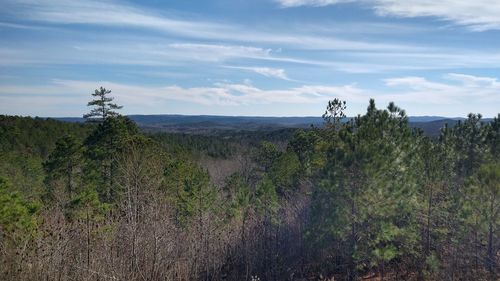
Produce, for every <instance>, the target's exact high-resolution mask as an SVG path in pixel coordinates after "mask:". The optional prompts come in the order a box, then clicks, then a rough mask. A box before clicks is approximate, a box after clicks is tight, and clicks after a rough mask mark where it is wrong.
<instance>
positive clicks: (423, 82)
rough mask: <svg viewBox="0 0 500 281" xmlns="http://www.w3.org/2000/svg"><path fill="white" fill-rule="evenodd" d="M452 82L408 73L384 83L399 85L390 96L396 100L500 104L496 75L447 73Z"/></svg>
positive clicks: (390, 85)
mask: <svg viewBox="0 0 500 281" xmlns="http://www.w3.org/2000/svg"><path fill="white" fill-rule="evenodd" d="M444 79H445V80H447V81H449V82H436V81H430V80H428V79H426V78H424V77H416V76H408V77H399V78H391V79H386V80H385V84H386V86H388V87H391V88H397V89H398V92H399V94H397V95H389V96H388V97H390V98H393V99H394V100H404V101H411V102H415V103H424V104H426V103H434V104H442V105H449V104H463V103H464V102H465V103H467V102H468V103H469V104H472V103H477V102H495V103H500V82H499V81H498V79H497V78H494V77H481V76H474V75H466V74H457V73H448V74H446V75H445V76H444Z"/></svg>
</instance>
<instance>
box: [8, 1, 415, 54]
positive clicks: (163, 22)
mask: <svg viewBox="0 0 500 281" xmlns="http://www.w3.org/2000/svg"><path fill="white" fill-rule="evenodd" d="M5 6H6V8H8V9H5V11H7V12H4V13H8V14H12V15H14V16H15V17H17V18H22V19H24V20H30V21H36V22H42V23H49V24H58V25H65V26H68V25H75V24H76V25H96V26H105V27H111V28H113V27H117V28H118V27H119V28H141V29H148V30H154V31H160V32H164V33H167V34H170V35H175V36H180V37H183V38H189V39H205V40H215V41H225V42H244V43H247V44H248V43H251V44H256V43H258V44H266V45H276V46H287V47H293V48H299V49H308V50H351V51H352V50H359V51H362V50H365V51H367V50H370V51H397V50H399V51H401V50H423V49H424V48H422V47H421V46H412V45H409V44H394V43H384V42H379V41H378V40H377V41H374V42H370V41H362V40H349V39H344V38H337V37H335V36H332V35H329V36H324V35H321V34H319V35H314V36H313V35H310V32H308V31H306V32H302V31H300V28H298V29H297V30H288V31H283V30H281V31H280V30H278V31H276V30H266V29H264V30H261V29H255V28H253V27H252V28H249V27H248V26H242V25H237V24H236V25H235V24H225V23H221V22H212V21H204V20H200V19H196V18H193V19H191V20H185V19H179V17H176V16H175V15H173V14H175V13H173V12H171V13H170V15H169V14H167V13H162V14H159V13H156V12H152V11H149V10H145V9H141V8H139V7H136V6H131V5H125V4H123V3H117V2H114V1H106V2H102V1H93V0H89V1H70V0H46V1H36V0H23V1H14V0H6V5H5ZM96 11H105V12H102V13H101V12H96ZM0 14H1V12H0ZM249 30H250V31H249Z"/></svg>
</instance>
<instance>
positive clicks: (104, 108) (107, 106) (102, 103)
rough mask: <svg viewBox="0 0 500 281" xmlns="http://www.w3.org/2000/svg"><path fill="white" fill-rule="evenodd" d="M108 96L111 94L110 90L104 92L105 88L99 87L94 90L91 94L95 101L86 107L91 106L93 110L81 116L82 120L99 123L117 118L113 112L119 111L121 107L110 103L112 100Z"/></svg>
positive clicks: (116, 114)
mask: <svg viewBox="0 0 500 281" xmlns="http://www.w3.org/2000/svg"><path fill="white" fill-rule="evenodd" d="M109 94H111V90H106V88H103V87H100V88H99V89H96V90H95V91H94V93H93V94H92V96H93V97H96V99H94V100H92V101H90V102H89V103H88V104H87V106H93V107H94V108H93V109H92V110H90V112H89V113H87V114H85V115H83V118H85V119H87V121H88V122H99V123H100V122H104V120H106V119H107V118H110V117H116V116H119V114H118V113H117V112H116V111H115V110H117V109H121V108H122V106H119V105H117V104H115V103H112V101H113V98H112V97H109Z"/></svg>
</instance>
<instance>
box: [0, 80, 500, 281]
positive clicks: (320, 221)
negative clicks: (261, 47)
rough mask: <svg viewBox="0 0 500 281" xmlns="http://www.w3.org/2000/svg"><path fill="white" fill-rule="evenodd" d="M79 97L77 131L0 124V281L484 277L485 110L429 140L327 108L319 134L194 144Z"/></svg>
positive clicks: (392, 120)
mask: <svg viewBox="0 0 500 281" xmlns="http://www.w3.org/2000/svg"><path fill="white" fill-rule="evenodd" d="M91 98H92V100H91V101H90V102H89V104H88V105H89V110H90V112H89V114H87V115H86V116H85V118H86V120H87V122H85V123H69V122H61V121H56V120H53V119H46V118H31V117H19V116H5V115H2V116H0V280H6V281H8V280H143V281H145V280H151V281H153V280H205V281H207V280H252V281H256V280H262V281H264V280H325V281H326V280H329V281H333V280H348V281H354V280H450V281H451V280H499V278H500V268H499V264H500V263H499V262H500V241H499V234H500V228H499V225H500V114H499V115H498V116H497V117H495V118H493V119H492V120H488V121H485V120H483V118H482V116H481V114H469V115H468V116H467V119H465V120H464V121H459V122H457V123H456V124H453V125H450V126H447V125H445V126H444V127H443V128H441V130H440V134H439V135H438V136H429V135H426V134H424V133H423V131H422V130H419V129H417V128H412V127H410V125H409V121H408V116H407V114H406V112H405V110H403V109H401V108H399V107H398V106H396V105H395V104H394V103H390V104H388V105H387V106H386V107H385V108H378V107H377V106H376V104H375V101H374V100H370V101H369V102H368V105H367V110H366V112H365V113H364V114H363V115H358V116H356V117H347V116H346V115H345V112H346V108H347V106H348V103H346V101H342V100H339V99H334V100H332V101H330V102H328V104H326V110H325V113H324V114H323V119H324V126H318V127H311V128H305V129H293V130H292V129H288V130H281V131H280V130H277V131H273V132H271V133H269V132H267V133H263V132H260V133H259V132H256V133H252V134H248V133H247V134H244V133H234V134H233V135H230V133H227V132H226V135H225V136H217V135H213V136H203V135H185V134H178V133H158V132H152V131H148V130H143V129H141V128H140V127H138V126H137V124H136V123H134V122H133V121H131V120H130V119H129V118H127V117H126V116H122V115H120V114H119V110H120V109H121V107H120V106H118V105H117V104H115V103H113V98H112V97H111V94H110V91H109V90H106V89H104V88H100V89H97V90H96V91H95V93H93V95H92V97H91ZM319 114H321V112H318V115H319ZM227 134H229V136H228V135H227Z"/></svg>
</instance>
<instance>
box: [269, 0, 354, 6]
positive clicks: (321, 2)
mask: <svg viewBox="0 0 500 281" xmlns="http://www.w3.org/2000/svg"><path fill="white" fill-rule="evenodd" d="M354 1H356V0H277V2H278V3H279V4H280V5H281V6H282V7H285V8H288V7H299V6H313V7H322V6H328V5H334V4H340V3H348V2H354Z"/></svg>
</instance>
